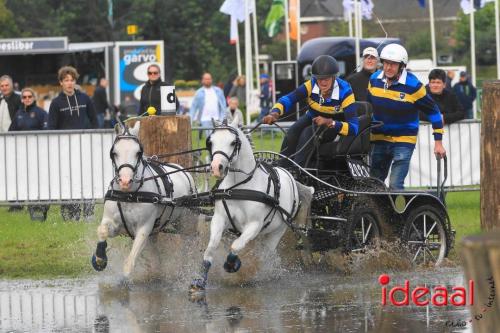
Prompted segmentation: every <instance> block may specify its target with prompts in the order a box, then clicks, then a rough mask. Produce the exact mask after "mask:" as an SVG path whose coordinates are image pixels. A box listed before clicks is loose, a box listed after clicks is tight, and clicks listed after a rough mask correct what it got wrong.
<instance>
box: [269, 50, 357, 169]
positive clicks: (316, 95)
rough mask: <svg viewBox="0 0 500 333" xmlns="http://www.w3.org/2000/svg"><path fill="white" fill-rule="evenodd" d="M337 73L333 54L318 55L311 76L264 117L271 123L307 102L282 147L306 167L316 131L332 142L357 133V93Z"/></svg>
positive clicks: (323, 139) (286, 153) (288, 155)
mask: <svg viewBox="0 0 500 333" xmlns="http://www.w3.org/2000/svg"><path fill="white" fill-rule="evenodd" d="M338 72H339V65H338V63H337V60H335V58H334V57H331V56H329V55H322V56H319V57H317V58H316V59H315V60H314V62H313V64H312V78H311V79H310V80H308V81H306V82H304V83H303V84H302V85H300V86H299V87H298V88H297V89H295V91H293V92H291V93H289V94H288V95H286V96H283V97H281V98H280V99H279V100H278V102H277V103H276V104H275V105H274V106H273V108H272V110H271V112H270V114H269V115H268V116H266V117H264V118H263V119H262V122H263V123H264V124H272V123H274V122H275V121H277V120H278V119H279V118H280V116H283V115H287V114H289V113H290V112H291V111H292V110H293V109H294V105H295V103H297V102H301V101H305V102H306V103H307V104H308V106H309V109H308V111H307V112H306V113H305V114H304V115H303V116H301V117H300V118H299V119H298V120H297V121H296V122H295V123H294V124H293V125H292V127H290V129H289V130H288V132H287V135H286V136H285V139H284V140H283V144H282V146H281V153H282V154H283V155H285V156H287V157H289V158H291V159H293V160H294V161H295V162H296V163H297V164H299V165H301V166H304V167H305V166H306V165H305V164H306V162H307V159H308V157H309V156H310V154H311V152H312V151H313V150H314V143H313V141H314V140H313V139H311V138H312V137H313V135H314V134H315V133H317V134H320V137H321V139H320V142H328V141H332V140H334V139H335V137H336V136H337V135H344V136H355V135H357V133H358V117H357V115H356V106H355V104H354V102H355V100H354V94H353V93H352V89H351V86H350V85H349V83H347V82H346V81H344V80H341V79H339V78H338V77H337V74H338ZM313 125H316V126H313ZM316 130H318V131H317V132H316Z"/></svg>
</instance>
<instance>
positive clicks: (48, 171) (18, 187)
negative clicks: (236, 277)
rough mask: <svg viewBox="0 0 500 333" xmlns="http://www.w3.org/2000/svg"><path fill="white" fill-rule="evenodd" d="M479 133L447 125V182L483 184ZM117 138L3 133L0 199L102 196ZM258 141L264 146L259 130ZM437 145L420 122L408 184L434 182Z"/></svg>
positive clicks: (473, 126) (476, 128)
mask: <svg viewBox="0 0 500 333" xmlns="http://www.w3.org/2000/svg"><path fill="white" fill-rule="evenodd" d="M198 130H200V129H193V131H198ZM267 130H268V131H269V129H267ZM480 132H481V123H480V122H479V121H463V122H460V123H455V124H452V125H450V126H446V127H445V135H444V140H443V142H444V146H445V148H446V150H447V153H448V180H447V181H446V186H451V187H464V186H471V185H475V186H477V185H479V181H480ZM273 136H274V134H273ZM196 137H198V136H197V135H196ZM260 137H263V138H265V135H264V136H262V135H261V136H260ZM113 139H114V132H113V131H112V130H81V131H36V132H8V133H0V203H3V204H7V203H9V202H30V203H36V202H40V203H43V202H50V203H60V202H67V201H73V202H74V201H82V200H97V201H101V200H102V199H103V198H104V195H105V193H106V189H107V186H108V184H109V182H110V181H111V179H112V178H113V167H112V165H111V162H110V159H109V150H110V149H111V145H112V144H113ZM263 140H265V139H263ZM268 140H269V139H268ZM274 140H275V141H276V140H281V137H280V136H278V137H274ZM255 143H256V146H257V147H259V146H260V144H259V135H257V136H256V142H255ZM202 145H203V144H202ZM277 146H279V142H278V145H277ZM433 147H434V141H433V139H432V128H431V125H430V124H422V125H421V126H420V132H419V137H418V143H417V146H416V149H415V152H414V153H413V157H412V161H411V166H410V172H409V175H408V177H407V178H406V183H405V185H406V186H407V187H428V186H435V184H436V160H435V158H434V154H433Z"/></svg>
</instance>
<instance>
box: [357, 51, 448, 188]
mask: <svg viewBox="0 0 500 333" xmlns="http://www.w3.org/2000/svg"><path fill="white" fill-rule="evenodd" d="M380 61H381V62H382V64H383V69H382V70H379V71H377V72H375V73H373V75H372V76H371V77H370V82H369V84H368V99H367V100H368V102H370V103H371V104H372V106H373V119H374V120H376V121H382V122H383V123H384V125H383V126H381V127H378V128H375V129H373V130H372V133H371V142H372V151H371V154H370V161H371V176H372V177H375V178H378V179H380V180H382V181H385V179H386V178H387V175H388V173H389V169H391V176H390V181H389V183H390V187H391V188H392V189H395V190H402V189H404V180H405V178H406V175H407V174H408V169H409V167H410V160H411V156H412V154H413V150H414V149H415V144H416V142H417V135H418V125H419V111H422V112H423V113H425V114H426V115H427V118H428V120H429V121H430V122H431V123H432V128H433V136H434V154H436V156H439V157H443V156H444V155H445V154H446V151H445V149H444V147H443V144H442V137H443V120H442V117H441V113H440V112H439V108H438V106H437V105H436V103H435V102H434V101H433V100H432V98H431V97H430V96H429V95H428V94H427V91H426V90H425V86H424V85H423V84H422V83H421V82H420V81H419V80H418V79H417V77H416V76H415V75H413V74H412V73H409V72H407V71H406V65H407V63H408V53H407V52H406V50H405V48H404V47H403V46H401V45H398V44H389V45H387V46H386V47H384V49H383V50H382V52H381V54H380Z"/></svg>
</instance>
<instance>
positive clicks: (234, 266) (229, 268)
mask: <svg viewBox="0 0 500 333" xmlns="http://www.w3.org/2000/svg"><path fill="white" fill-rule="evenodd" d="M240 267H241V260H240V258H239V257H238V256H237V255H235V254H232V253H230V254H229V255H228V256H227V259H226V262H225V263H224V270H225V271H226V272H228V273H236V272H237V271H239V270H240Z"/></svg>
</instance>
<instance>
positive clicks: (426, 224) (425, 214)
mask: <svg viewBox="0 0 500 333" xmlns="http://www.w3.org/2000/svg"><path fill="white" fill-rule="evenodd" d="M445 219H446V217H445V216H444V214H443V213H442V212H441V211H440V210H439V209H437V208H435V207H433V206H431V205H423V206H420V207H417V208H416V209H415V210H413V211H412V212H410V214H409V215H408V219H407V221H406V224H405V226H404V229H403V241H404V242H405V243H406V244H408V249H409V252H410V255H411V260H412V262H413V263H414V264H417V265H425V266H438V265H439V264H441V262H442V261H443V259H444V258H445V257H446V255H447V252H448V242H447V240H448V237H447V233H446V229H445V223H446V220H445Z"/></svg>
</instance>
